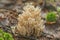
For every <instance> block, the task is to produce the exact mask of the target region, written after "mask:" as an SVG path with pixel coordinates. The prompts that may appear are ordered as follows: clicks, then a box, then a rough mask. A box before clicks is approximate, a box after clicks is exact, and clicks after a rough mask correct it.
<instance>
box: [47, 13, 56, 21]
mask: <svg viewBox="0 0 60 40" xmlns="http://www.w3.org/2000/svg"><path fill="white" fill-rule="evenodd" d="M56 18H57V17H56V14H55V13H54V12H49V13H48V14H47V15H46V21H48V22H56Z"/></svg>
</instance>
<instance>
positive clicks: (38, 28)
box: [17, 4, 44, 37]
mask: <svg viewBox="0 0 60 40" xmlns="http://www.w3.org/2000/svg"><path fill="white" fill-rule="evenodd" d="M23 9H24V11H23V13H22V14H20V15H19V17H18V25H17V30H18V33H19V34H20V35H22V36H34V37H39V36H40V35H41V33H42V31H43V29H44V22H43V20H42V19H41V13H40V11H41V10H40V8H39V7H34V6H33V5H31V4H27V5H26V6H24V7H23Z"/></svg>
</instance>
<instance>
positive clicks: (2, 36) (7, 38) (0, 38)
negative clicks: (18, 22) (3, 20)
mask: <svg viewBox="0 0 60 40" xmlns="http://www.w3.org/2000/svg"><path fill="white" fill-rule="evenodd" d="M0 40H14V39H13V37H12V35H11V34H10V33H6V32H4V31H3V30H1V29H0Z"/></svg>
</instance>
